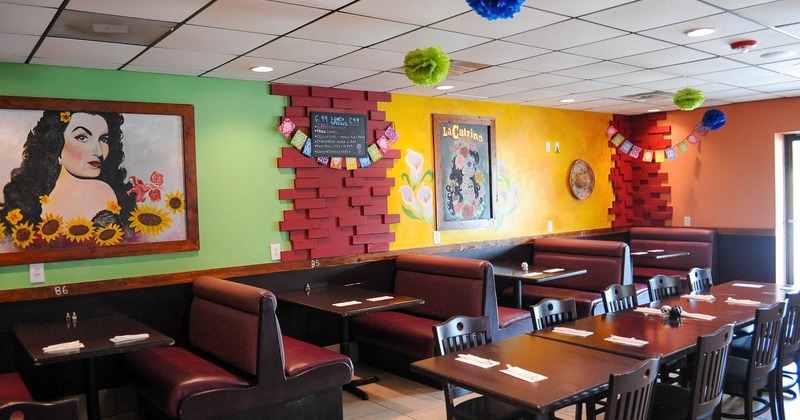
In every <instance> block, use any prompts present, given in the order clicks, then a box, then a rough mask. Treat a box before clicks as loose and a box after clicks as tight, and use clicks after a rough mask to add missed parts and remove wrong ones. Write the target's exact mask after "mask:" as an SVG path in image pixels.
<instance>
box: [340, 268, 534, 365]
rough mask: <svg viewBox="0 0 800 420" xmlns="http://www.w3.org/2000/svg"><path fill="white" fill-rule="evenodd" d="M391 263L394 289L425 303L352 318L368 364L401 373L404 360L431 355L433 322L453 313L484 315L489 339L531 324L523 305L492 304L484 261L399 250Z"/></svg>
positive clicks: (518, 331) (362, 356) (493, 298)
mask: <svg viewBox="0 0 800 420" xmlns="http://www.w3.org/2000/svg"><path fill="white" fill-rule="evenodd" d="M396 268H397V270H396V273H395V280H394V293H397V294H398V295H405V296H413V297H416V298H422V299H424V300H425V304H423V305H417V306H412V307H408V308H404V309H402V310H398V311H386V312H375V313H371V314H366V315H359V316H356V317H354V318H353V319H352V321H351V331H352V335H353V338H354V339H355V340H356V341H358V346H359V357H360V359H361V360H362V361H365V362H366V363H368V364H373V365H376V366H381V367H383V368H385V369H387V370H391V371H394V372H398V373H401V374H404V373H407V372H408V371H407V369H408V365H409V364H410V363H412V362H414V361H417V360H421V359H426V358H429V357H433V356H434V355H435V348H436V344H435V342H434V339H433V326H434V325H436V324H441V323H442V322H444V321H446V320H447V319H449V318H451V317H453V316H456V315H462V316H470V317H475V316H488V317H489V321H490V323H491V325H492V328H493V330H492V336H493V337H494V340H495V341H498V340H501V339H503V338H508V337H511V336H515V335H519V334H524V333H526V332H529V331H531V330H532V328H533V325H532V324H531V321H530V317H531V314H530V311H528V310H527V309H526V310H521V309H515V308H509V307H498V305H497V291H496V289H495V283H494V271H493V269H492V264H491V263H489V262H488V261H484V260H477V259H471V258H456V257H445V256H437V255H420V254H403V255H400V256H398V257H397V261H396Z"/></svg>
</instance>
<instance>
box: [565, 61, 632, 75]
mask: <svg viewBox="0 0 800 420" xmlns="http://www.w3.org/2000/svg"><path fill="white" fill-rule="evenodd" d="M639 70H642V69H640V68H639V67H634V66H629V65H627V64H620V63H614V62H611V61H601V62H598V63H592V64H587V65H585V66H579V67H573V68H569V69H564V70H561V71H560V72H559V73H558V74H559V75H562V76H567V77H575V78H578V79H597V78H600V77H608V76H615V75H618V74H625V73H633V72H635V71H639Z"/></svg>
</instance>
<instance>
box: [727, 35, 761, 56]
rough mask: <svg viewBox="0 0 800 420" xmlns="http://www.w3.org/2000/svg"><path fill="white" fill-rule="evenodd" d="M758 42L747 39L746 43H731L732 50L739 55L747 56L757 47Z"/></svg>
mask: <svg viewBox="0 0 800 420" xmlns="http://www.w3.org/2000/svg"><path fill="white" fill-rule="evenodd" d="M756 44H758V42H756V40H754V39H746V40H744V41H736V42H731V49H732V50H735V51H736V52H738V53H741V54H745V53H747V52H748V51H750V50H751V49H752V48H753V47H755V46H756Z"/></svg>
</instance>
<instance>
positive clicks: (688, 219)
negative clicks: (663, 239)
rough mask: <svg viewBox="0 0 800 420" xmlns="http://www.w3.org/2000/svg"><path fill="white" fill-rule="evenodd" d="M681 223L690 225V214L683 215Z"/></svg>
mask: <svg viewBox="0 0 800 420" xmlns="http://www.w3.org/2000/svg"><path fill="white" fill-rule="evenodd" d="M683 225H684V226H691V225H692V218H691V217H690V216H683Z"/></svg>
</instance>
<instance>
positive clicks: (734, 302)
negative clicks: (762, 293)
mask: <svg viewBox="0 0 800 420" xmlns="http://www.w3.org/2000/svg"><path fill="white" fill-rule="evenodd" d="M725 302H727V303H729V304H731V305H743V306H761V302H759V301H757V300H749V299H734V298H732V297H728V299H727V300H725Z"/></svg>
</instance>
